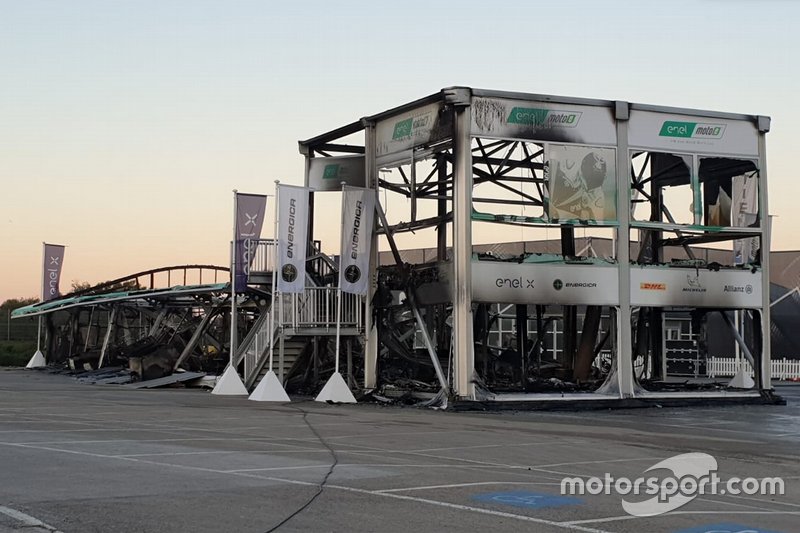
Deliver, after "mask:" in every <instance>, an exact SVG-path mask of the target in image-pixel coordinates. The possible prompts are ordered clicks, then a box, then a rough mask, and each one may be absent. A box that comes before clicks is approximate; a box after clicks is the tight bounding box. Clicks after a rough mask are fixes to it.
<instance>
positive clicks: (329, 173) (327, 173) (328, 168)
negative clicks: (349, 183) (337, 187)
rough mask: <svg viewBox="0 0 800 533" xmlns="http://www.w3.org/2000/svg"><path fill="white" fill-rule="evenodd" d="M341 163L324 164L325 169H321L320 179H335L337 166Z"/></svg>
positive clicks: (337, 175) (337, 172)
mask: <svg viewBox="0 0 800 533" xmlns="http://www.w3.org/2000/svg"><path fill="white" fill-rule="evenodd" d="M340 166H341V165H336V164H334V165H325V170H323V171H322V179H324V180H335V179H336V178H338V177H339V167H340Z"/></svg>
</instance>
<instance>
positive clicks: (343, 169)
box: [306, 155, 367, 191]
mask: <svg viewBox="0 0 800 533" xmlns="http://www.w3.org/2000/svg"><path fill="white" fill-rule="evenodd" d="M342 182H345V183H346V184H347V185H351V186H353V187H364V186H365V185H366V184H367V173H366V167H365V163H364V156H363V155H346V156H337V157H311V158H309V159H308V170H307V174H306V185H307V186H308V187H310V188H312V189H314V190H315V191H341V190H342Z"/></svg>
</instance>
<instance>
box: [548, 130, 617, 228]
mask: <svg viewBox="0 0 800 533" xmlns="http://www.w3.org/2000/svg"><path fill="white" fill-rule="evenodd" d="M546 159H547V166H546V170H547V180H548V184H549V191H550V201H549V202H548V216H549V217H550V220H553V221H555V220H558V221H566V220H588V221H592V222H612V221H616V220H617V173H616V168H617V167H616V150H614V149H613V148H592V147H585V146H572V145H564V144H548V145H547V147H546Z"/></svg>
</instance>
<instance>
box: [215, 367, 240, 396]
mask: <svg viewBox="0 0 800 533" xmlns="http://www.w3.org/2000/svg"><path fill="white" fill-rule="evenodd" d="M211 394H219V395H223V396H247V389H246V388H245V386H244V383H242V378H240V377H239V373H238V372H236V370H234V368H233V367H232V366H230V365H228V368H226V369H225V372H224V373H223V374H222V377H221V378H219V379H218V380H217V384H216V386H214V390H212V391H211Z"/></svg>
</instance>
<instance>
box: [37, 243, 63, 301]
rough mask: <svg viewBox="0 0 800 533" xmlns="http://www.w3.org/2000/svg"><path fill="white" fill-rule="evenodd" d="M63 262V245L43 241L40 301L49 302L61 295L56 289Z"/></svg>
mask: <svg viewBox="0 0 800 533" xmlns="http://www.w3.org/2000/svg"><path fill="white" fill-rule="evenodd" d="M63 263H64V246H62V245H60V244H47V243H44V264H43V265H42V274H43V275H42V301H43V302H49V301H50V300H53V299H55V298H58V297H59V296H61V293H60V292H59V290H58V286H59V283H60V282H61V267H62V266H63Z"/></svg>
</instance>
